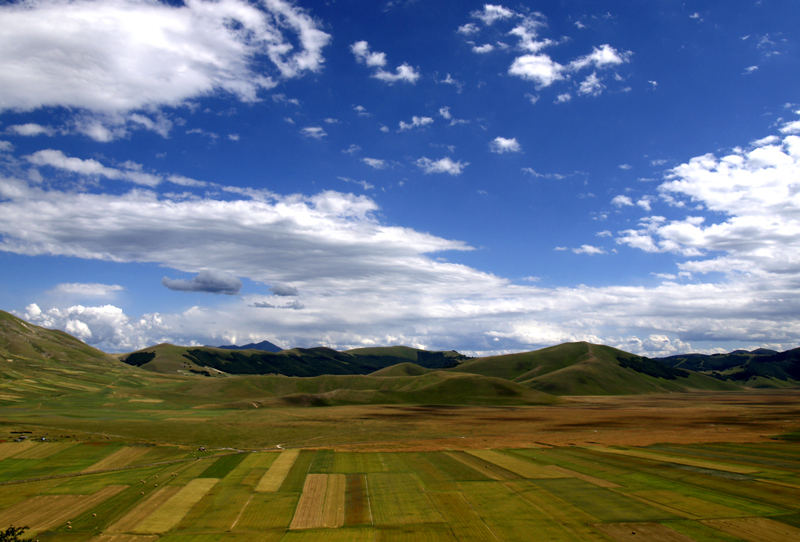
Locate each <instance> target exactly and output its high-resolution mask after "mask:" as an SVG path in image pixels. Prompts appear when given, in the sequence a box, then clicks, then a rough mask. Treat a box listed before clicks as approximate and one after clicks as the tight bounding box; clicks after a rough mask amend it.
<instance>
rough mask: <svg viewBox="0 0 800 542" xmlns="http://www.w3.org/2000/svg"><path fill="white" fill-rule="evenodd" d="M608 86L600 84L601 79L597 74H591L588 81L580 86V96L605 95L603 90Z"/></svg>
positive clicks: (584, 81) (585, 80) (587, 78)
mask: <svg viewBox="0 0 800 542" xmlns="http://www.w3.org/2000/svg"><path fill="white" fill-rule="evenodd" d="M605 88H606V86H605V85H604V84H603V83H601V82H600V79H599V78H598V77H597V73H595V72H592V73H591V74H589V75H588V76H587V77H586V79H584V80H583V81H581V83H580V86H579V87H578V94H582V95H584V96H587V95H588V96H599V95H600V94H602V93H603V90H604V89H605Z"/></svg>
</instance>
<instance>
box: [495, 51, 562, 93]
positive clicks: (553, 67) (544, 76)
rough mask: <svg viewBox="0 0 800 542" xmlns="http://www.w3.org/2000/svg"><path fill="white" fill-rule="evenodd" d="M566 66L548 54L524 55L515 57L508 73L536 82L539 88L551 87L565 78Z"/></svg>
mask: <svg viewBox="0 0 800 542" xmlns="http://www.w3.org/2000/svg"><path fill="white" fill-rule="evenodd" d="M563 71H564V66H562V65H561V64H559V63H558V62H555V61H554V60H553V59H552V58H550V57H549V56H547V55H522V56H520V57H517V58H515V59H514V62H513V63H512V64H511V67H509V68H508V73H509V74H511V75H516V76H517V77H521V78H523V79H527V80H528V81H533V82H534V83H536V86H537V87H538V88H544V87H549V86H550V85H552V84H553V83H554V82H556V81H559V80H561V79H563V78H564V75H563Z"/></svg>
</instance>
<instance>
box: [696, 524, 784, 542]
mask: <svg viewBox="0 0 800 542" xmlns="http://www.w3.org/2000/svg"><path fill="white" fill-rule="evenodd" d="M701 523H704V524H706V525H708V526H709V527H713V528H714V529H719V530H720V531H724V532H726V533H729V534H732V535H734V536H738V537H739V538H741V539H743V540H749V541H751V542H786V541H788V540H800V529H798V528H797V527H792V526H791V525H787V524H786V523H781V522H780V521H775V520H773V519H769V518H735V519H707V520H703V521H702V522H701Z"/></svg>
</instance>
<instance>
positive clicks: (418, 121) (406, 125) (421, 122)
mask: <svg viewBox="0 0 800 542" xmlns="http://www.w3.org/2000/svg"><path fill="white" fill-rule="evenodd" d="M429 124H433V119H432V118H431V117H419V116H417V115H414V116H413V117H411V122H405V121H402V120H401V121H400V122H399V124H398V130H399V131H401V132H406V131H408V130H411V129H413V128H422V127H423V126H427V125H429Z"/></svg>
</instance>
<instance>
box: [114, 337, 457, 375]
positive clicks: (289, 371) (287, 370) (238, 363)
mask: <svg viewBox="0 0 800 542" xmlns="http://www.w3.org/2000/svg"><path fill="white" fill-rule="evenodd" d="M119 359H120V360H121V361H124V362H125V363H127V364H129V365H135V366H137V367H141V368H143V369H147V370H149V371H155V372H159V373H168V374H175V373H184V374H199V375H204V376H220V375H222V374H223V373H225V374H253V375H256V374H282V375H286V376H320V375H325V374H328V375H344V374H369V373H372V372H374V371H376V370H380V369H383V368H385V367H389V366H391V365H395V364H397V363H403V362H413V363H415V364H417V365H420V366H422V367H425V368H428V369H440V368H446V367H453V366H456V365H457V364H458V362H459V360H461V359H467V358H466V356H462V355H461V354H459V353H458V352H452V351H451V352H429V351H426V350H418V349H415V348H408V347H405V346H392V347H386V348H358V349H355V350H348V351H346V352H338V351H336V350H333V349H330V348H324V347H317V348H292V349H291V350H282V351H280V352H266V351H263V350H228V349H221V348H214V347H208V346H204V347H192V346H175V345H171V344H159V345H156V346H152V347H148V348H144V349H142V350H138V351H136V352H132V353H130V354H123V355H120V356H119Z"/></svg>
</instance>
